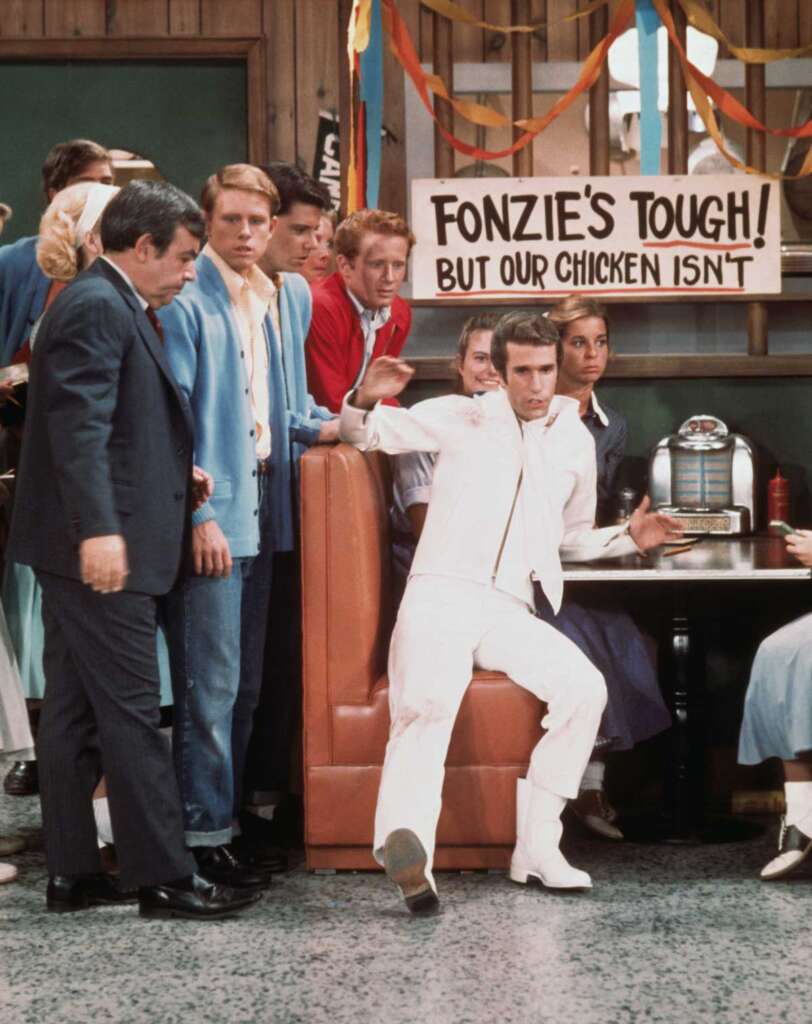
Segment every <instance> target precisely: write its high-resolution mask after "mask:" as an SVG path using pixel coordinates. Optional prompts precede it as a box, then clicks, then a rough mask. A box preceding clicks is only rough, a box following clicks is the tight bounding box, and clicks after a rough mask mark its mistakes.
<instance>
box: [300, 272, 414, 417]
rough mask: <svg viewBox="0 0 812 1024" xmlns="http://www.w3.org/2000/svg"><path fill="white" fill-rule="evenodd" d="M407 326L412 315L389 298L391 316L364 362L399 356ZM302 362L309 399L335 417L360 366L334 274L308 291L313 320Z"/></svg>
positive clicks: (359, 345)
mask: <svg viewBox="0 0 812 1024" xmlns="http://www.w3.org/2000/svg"><path fill="white" fill-rule="evenodd" d="M411 325H412V311H411V310H410V309H409V306H408V304H407V303H406V302H404V301H403V299H401V298H399V297H398V296H395V300H394V301H393V303H392V315H391V316H390V317H389V320H388V321H387V322H386V323H385V324H384V325H383V327H381V328H380V329H379V330H378V333H377V335H376V337H375V347H374V348H373V350H372V356H371V359H370V362H371V361H372V359H377V358H378V356H399V355H400V352H401V349H402V348H403V346H404V345H405V344H406V338H407V336H408V334H409V328H410V327H411ZM305 358H306V360H307V385H308V389H309V391H310V394H311V395H312V396H313V398H314V399H315V400H316V402H318V404H319V405H326V406H327V408H328V409H331V410H332V411H333V412H340V411H341V403H342V401H343V400H344V395H346V393H347V392H348V391H349V390H350V388H352V386H353V384H355V378H356V377H357V376H358V372H359V370H360V369H361V364H362V362H363V360H364V333H363V331H362V330H361V320H360V318H359V316H358V313H357V312H356V311H355V306H353V304H352V301H351V299H350V297H349V295H347V288H346V286H345V284H344V281H343V278H342V277H341V274H339V273H338V271H336V273H335V274H333V275H332V276H331V277H328V278H327V279H326V280H325V281H322V282H321V283H320V284H319V286H318V287H317V288H314V289H313V317H312V319H311V321H310V333H309V334H308V336H307V343H306V344H305ZM391 404H394V405H397V402H394V401H393V402H392V403H391Z"/></svg>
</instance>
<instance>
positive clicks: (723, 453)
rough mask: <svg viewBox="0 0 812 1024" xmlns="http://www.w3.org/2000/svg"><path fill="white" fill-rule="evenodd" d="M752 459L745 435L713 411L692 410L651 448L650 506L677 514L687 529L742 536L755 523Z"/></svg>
mask: <svg viewBox="0 0 812 1024" xmlns="http://www.w3.org/2000/svg"><path fill="white" fill-rule="evenodd" d="M754 464H755V460H754V455H753V447H752V445H751V444H750V442H749V441H748V440H747V438H745V437H742V436H741V435H740V434H731V433H730V431H729V430H728V429H727V426H726V425H725V424H724V423H723V422H722V421H721V420H720V419H718V418H717V417H716V416H708V415H705V414H704V413H703V414H701V415H698V416H691V418H690V419H687V420H686V421H685V422H684V423H683V424H682V426H681V427H680V428H679V430H678V431H677V433H676V434H671V435H669V436H668V437H664V438H663V439H662V441H660V443H659V444H658V445H657V446H656V447H655V448H654V451H653V452H652V454H651V462H650V466H649V493H650V495H651V503H652V506H653V507H654V508H655V509H657V510H658V511H662V512H667V513H668V514H669V515H671V516H674V518H675V519H679V520H680V522H681V524H682V527H683V529H684V530H685V532H686V533H687V534H697V533H701V534H708V533H709V534H718V535H720V536H724V535H727V536H741V535H742V534H745V533H750V532H751V531H753V530H754V529H755V528H756V522H755V484H756V481H755V468H754Z"/></svg>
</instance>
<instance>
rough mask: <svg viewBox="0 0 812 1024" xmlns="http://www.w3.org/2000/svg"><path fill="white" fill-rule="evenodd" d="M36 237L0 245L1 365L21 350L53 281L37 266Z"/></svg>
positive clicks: (5, 364)
mask: <svg viewBox="0 0 812 1024" xmlns="http://www.w3.org/2000/svg"><path fill="white" fill-rule="evenodd" d="M36 250H37V238H36V236H34V237H31V238H21V239H20V240H19V241H17V242H14V243H13V244H12V245H3V246H0V366H7V365H8V364H9V363H10V362H11V358H12V356H13V355H14V353H15V352H17V350H18V349H21V348H22V347H23V345H24V344H25V342H26V341H27V340H28V336H29V335H30V334H31V328H32V327H33V326H34V324H35V323H36V321H37V320H38V318H39V316H40V314H41V313H42V311H43V309H44V308H45V300H46V298H47V297H48V288H49V286H50V284H51V282H50V281H49V280H48V278H47V277H46V276H45V274H43V272H42V271H41V270H40V269H39V266H38V265H37V258H36Z"/></svg>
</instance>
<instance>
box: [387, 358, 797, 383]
mask: <svg viewBox="0 0 812 1024" xmlns="http://www.w3.org/2000/svg"><path fill="white" fill-rule="evenodd" d="M407 362H408V363H409V365H410V366H413V367H414V369H415V375H414V379H415V380H417V381H448V380H452V379H453V378H454V377H455V371H454V370H453V369H452V367H451V358H450V357H449V356H416V357H415V358H413V359H408V358H407ZM604 376H605V377H606V378H613V379H615V380H635V379H649V380H653V379H658V378H669V377H671V378H674V379H679V378H697V377H812V355H808V356H807V355H800V356H798V355H790V356H748V355H707V356H706V355H628V356H624V355H614V356H613V357H612V358H611V359H610V360H609V364H608V366H607V367H606V373H605V374H604Z"/></svg>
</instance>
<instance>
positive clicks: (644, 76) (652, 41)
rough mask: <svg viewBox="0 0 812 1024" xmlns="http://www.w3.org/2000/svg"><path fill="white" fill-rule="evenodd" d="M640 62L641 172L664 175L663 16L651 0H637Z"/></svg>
mask: <svg viewBox="0 0 812 1024" xmlns="http://www.w3.org/2000/svg"><path fill="white" fill-rule="evenodd" d="M635 13H636V16H637V17H636V21H637V54H638V60H639V63H640V172H641V173H642V174H659V173H660V135H661V131H662V129H661V125H660V111H659V109H658V107H657V97H658V92H659V90H658V82H657V75H658V68H657V63H658V61H657V29H658V28H659V27H660V16H659V15H658V14H657V12H656V11H655V10H654V8H653V7H652V4H651V0H635Z"/></svg>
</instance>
